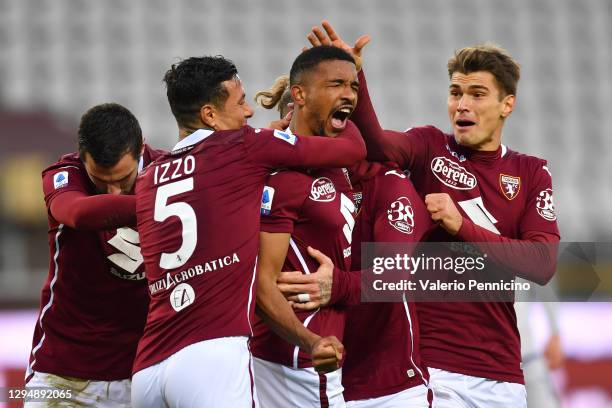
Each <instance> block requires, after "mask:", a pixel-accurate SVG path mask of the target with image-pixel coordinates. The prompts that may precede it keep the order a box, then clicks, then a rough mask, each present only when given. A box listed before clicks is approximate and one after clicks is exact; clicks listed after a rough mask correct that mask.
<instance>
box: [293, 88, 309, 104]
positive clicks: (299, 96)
mask: <svg viewBox="0 0 612 408" xmlns="http://www.w3.org/2000/svg"><path fill="white" fill-rule="evenodd" d="M291 97H292V98H293V103H294V104H295V105H294V106H304V105H305V104H306V95H305V91H304V87H303V86H302V85H299V84H296V85H293V86H292V87H291Z"/></svg>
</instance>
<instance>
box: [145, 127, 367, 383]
mask: <svg viewBox="0 0 612 408" xmlns="http://www.w3.org/2000/svg"><path fill="white" fill-rule="evenodd" d="M343 135H344V136H342V135H341V136H338V137H337V138H323V137H301V136H296V135H292V134H288V133H285V132H280V131H272V130H269V129H253V128H251V127H249V126H244V127H243V128H242V129H239V130H227V131H219V132H210V131H206V130H198V131H196V132H195V133H193V134H191V135H190V136H188V137H186V138H185V139H183V140H182V141H180V142H179V143H178V144H177V145H176V147H175V149H174V150H173V151H172V152H171V153H170V154H169V155H168V156H166V157H163V158H161V159H160V160H158V161H157V162H155V163H153V164H152V165H151V166H149V167H148V168H147V169H146V170H145V171H144V172H143V173H142V174H141V175H140V176H139V178H138V180H137V182H136V195H137V197H138V201H137V218H138V230H139V232H140V240H141V247H142V254H143V257H144V261H145V265H146V273H147V280H148V283H149V292H150V294H151V303H150V306H149V315H148V318H147V325H146V327H145V331H144V335H143V337H142V339H141V341H140V344H139V347H138V353H137V356H136V361H135V364H134V372H137V371H139V370H141V369H143V368H146V367H148V366H150V365H152V364H155V363H157V362H159V361H162V360H164V359H166V358H167V357H169V356H170V355H172V354H173V353H175V352H177V351H179V350H181V349H182V348H184V347H186V346H188V345H190V344H193V343H196V342H199V341H203V340H207V339H213V338H219V337H228V336H249V335H251V334H252V331H251V323H252V321H253V318H254V304H253V301H254V299H255V297H254V282H255V267H256V257H257V251H258V244H259V213H260V206H261V199H262V191H263V187H264V183H265V180H266V177H267V176H268V174H269V173H270V171H271V170H272V169H274V168H282V167H288V166H304V167H311V166H317V167H323V166H333V165H340V166H342V165H348V164H347V163H354V162H356V161H358V160H360V158H362V157H363V156H364V155H365V148H364V146H363V142H362V141H360V140H359V139H360V134H359V132H358V131H357V130H356V127H355V126H354V125H353V124H349V126H348V127H347V129H346V130H345V131H344V132H343ZM346 136H348V137H346Z"/></svg>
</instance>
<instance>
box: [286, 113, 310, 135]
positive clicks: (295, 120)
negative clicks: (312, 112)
mask: <svg viewBox="0 0 612 408" xmlns="http://www.w3.org/2000/svg"><path fill="white" fill-rule="evenodd" d="M301 116H302V115H301V112H300V111H299V110H296V112H295V113H294V114H293V116H292V117H291V122H289V129H291V132H293V133H294V134H296V135H300V136H314V135H315V134H316V133H315V131H314V129H311V127H310V126H309V125H308V121H306V120H304V118H302V117H301Z"/></svg>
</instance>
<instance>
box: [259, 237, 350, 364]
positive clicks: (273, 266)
mask: <svg viewBox="0 0 612 408" xmlns="http://www.w3.org/2000/svg"><path fill="white" fill-rule="evenodd" d="M290 237H291V235H290V234H289V233H268V232H261V233H260V240H259V257H258V261H257V267H258V272H257V273H258V274H257V313H258V314H259V315H260V316H261V317H262V319H263V320H264V321H265V322H266V324H268V326H269V327H270V328H271V329H272V330H273V331H274V332H275V333H276V334H278V335H279V336H281V337H282V338H283V339H285V340H286V341H288V342H290V343H292V344H295V345H297V346H299V347H300V348H301V349H303V350H305V351H307V352H309V353H310V354H311V355H312V359H313V363H314V366H315V368H317V369H319V370H322V371H333V370H336V369H337V368H338V363H339V361H340V360H341V359H342V351H343V347H342V344H341V343H340V342H339V341H338V340H337V339H336V338H335V337H325V338H323V337H321V336H319V335H317V334H315V333H313V332H311V331H310V330H308V329H307V328H306V327H305V326H304V325H303V324H302V322H301V321H300V320H299V319H298V318H297V316H296V315H295V313H294V312H293V310H292V309H291V306H290V305H289V303H288V302H287V300H285V298H284V297H283V295H282V294H281V292H280V290H279V289H278V287H277V286H276V279H277V278H278V275H279V274H280V271H281V268H282V266H283V263H284V261H285V257H286V255H287V250H288V248H289V239H290Z"/></svg>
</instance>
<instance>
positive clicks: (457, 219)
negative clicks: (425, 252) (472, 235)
mask: <svg viewBox="0 0 612 408" xmlns="http://www.w3.org/2000/svg"><path fill="white" fill-rule="evenodd" d="M425 205H426V206H427V211H429V214H430V215H431V219H432V220H433V221H435V222H437V223H438V224H440V226H441V227H442V228H444V229H445V230H446V231H447V232H448V233H449V234H451V235H457V233H458V232H459V229H461V224H463V216H462V215H461V213H460V212H459V210H458V209H457V207H456V206H455V203H454V202H453V199H452V198H451V196H449V195H448V194H447V193H433V194H427V195H426V196H425Z"/></svg>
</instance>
